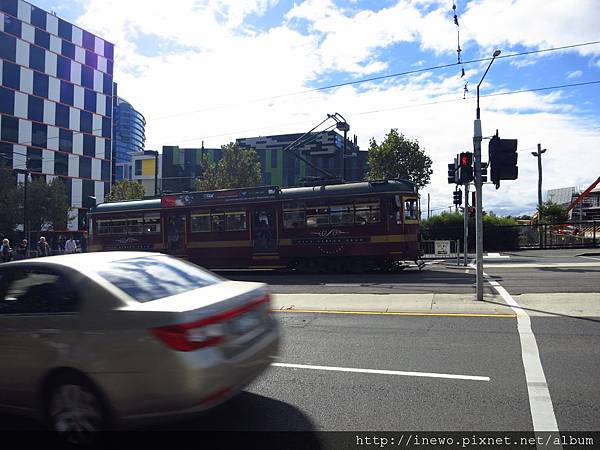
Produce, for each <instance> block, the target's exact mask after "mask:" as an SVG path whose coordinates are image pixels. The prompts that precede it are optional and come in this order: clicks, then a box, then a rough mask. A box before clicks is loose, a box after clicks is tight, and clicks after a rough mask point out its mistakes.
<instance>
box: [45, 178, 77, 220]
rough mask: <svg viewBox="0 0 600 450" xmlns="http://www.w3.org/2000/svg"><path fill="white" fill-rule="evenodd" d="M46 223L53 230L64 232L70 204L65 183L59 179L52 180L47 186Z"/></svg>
mask: <svg viewBox="0 0 600 450" xmlns="http://www.w3.org/2000/svg"><path fill="white" fill-rule="evenodd" d="M48 194H49V197H48V212H47V221H48V222H49V223H51V224H52V228H53V229H54V230H66V229H67V220H68V219H70V217H69V210H70V209H71V202H70V201H69V195H68V193H67V188H66V187H65V183H64V182H63V181H62V180H61V179H60V178H58V177H57V178H54V179H53V180H52V181H51V182H50V184H49V185H48Z"/></svg>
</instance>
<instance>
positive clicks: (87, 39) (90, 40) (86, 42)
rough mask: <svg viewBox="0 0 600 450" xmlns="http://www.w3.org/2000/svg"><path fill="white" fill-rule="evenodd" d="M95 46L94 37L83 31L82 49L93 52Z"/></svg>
mask: <svg viewBox="0 0 600 450" xmlns="http://www.w3.org/2000/svg"><path fill="white" fill-rule="evenodd" d="M95 46H96V39H95V38H94V35H93V34H92V33H90V32H88V31H85V30H83V48H85V49H88V50H91V51H94V47H95Z"/></svg>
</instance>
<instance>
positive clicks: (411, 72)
mask: <svg viewBox="0 0 600 450" xmlns="http://www.w3.org/2000/svg"><path fill="white" fill-rule="evenodd" d="M596 44H600V40H598V41H589V42H582V43H579V44H571V45H563V46H560V47H551V48H544V49H540V50H530V51H526V52H518V53H510V54H505V55H500V56H498V57H497V58H496V59H505V58H515V57H519V56H528V55H534V54H538V53H547V52H554V51H561V50H568V49H573V48H579V47H585V46H589V45H596ZM491 59H492V58H489V57H486V58H480V59H472V60H468V61H462V60H461V62H460V63H458V62H456V63H448V64H440V65H437V66H430V67H425V68H421V69H414V70H407V71H404V72H397V73H392V74H389V75H380V76H377V77H371V78H363V79H361V80H354V81H347V82H344V83H337V84H331V85H326V86H321V87H317V88H313V89H306V90H304V91H297V92H289V93H286V94H279V95H273V96H269V97H261V98H257V99H253V100H248V101H247V102H245V103H248V104H250V103H257V102H262V101H267V100H276V99H280V98H285V97H292V96H296V95H304V94H310V93H315V92H322V91H327V90H330V89H336V88H339V87H344V86H352V85H355V84H362V83H369V82H372V81H381V80H386V79H389V78H397V77H402V76H406V75H415V74H419V73H423V72H429V71H432V70H440V69H447V68H450V67H456V66H459V65H465V64H476V63H480V62H486V61H490V60H491ZM239 105H240V104H239V103H238V104H231V105H218V106H213V107H207V108H203V109H200V110H195V111H188V112H185V113H180V114H174V115H170V116H162V117H156V118H149V119H148V120H162V119H168V118H173V117H180V116H184V115H189V114H194V113H198V112H205V111H211V110H214V109H223V108H229V107H234V106H239Z"/></svg>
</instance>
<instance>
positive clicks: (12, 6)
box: [0, 0, 19, 17]
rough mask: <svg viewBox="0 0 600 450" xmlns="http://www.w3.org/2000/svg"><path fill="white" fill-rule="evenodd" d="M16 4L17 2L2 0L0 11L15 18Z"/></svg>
mask: <svg viewBox="0 0 600 450" xmlns="http://www.w3.org/2000/svg"><path fill="white" fill-rule="evenodd" d="M18 9H19V7H18V2H17V0H2V1H0V11H4V12H5V13H8V14H10V15H11V16H15V17H17V14H18Z"/></svg>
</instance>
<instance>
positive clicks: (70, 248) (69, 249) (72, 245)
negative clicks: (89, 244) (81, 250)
mask: <svg viewBox="0 0 600 450" xmlns="http://www.w3.org/2000/svg"><path fill="white" fill-rule="evenodd" d="M76 251H77V243H76V242H75V241H74V240H73V238H72V237H71V236H69V239H67V242H65V253H75V252H76Z"/></svg>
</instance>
